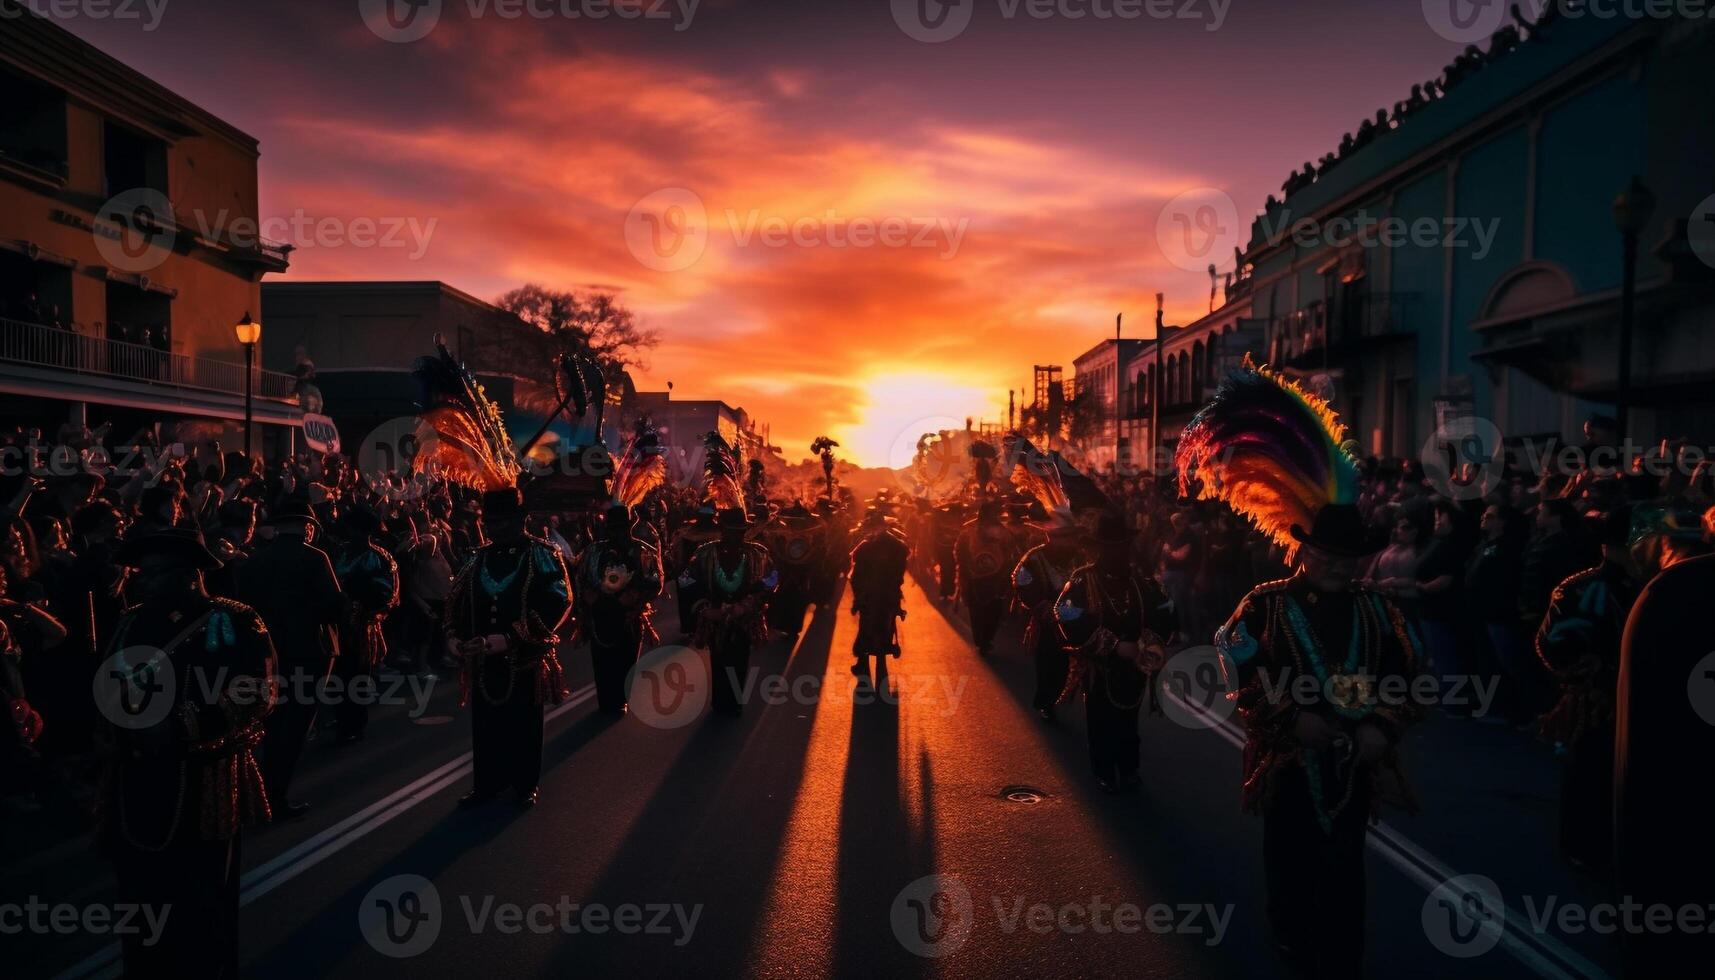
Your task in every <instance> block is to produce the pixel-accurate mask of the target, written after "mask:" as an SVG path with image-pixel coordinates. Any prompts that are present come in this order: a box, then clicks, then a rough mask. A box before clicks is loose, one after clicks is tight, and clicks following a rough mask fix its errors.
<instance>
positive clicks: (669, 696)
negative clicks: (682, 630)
mask: <svg viewBox="0 0 1715 980" xmlns="http://www.w3.org/2000/svg"><path fill="white" fill-rule="evenodd" d="M625 692H626V701H627V702H628V703H629V704H630V706H631V716H632V717H633V718H636V719H637V720H638V721H641V722H643V723H644V724H645V725H648V726H649V727H650V728H683V727H685V726H686V725H689V724H690V723H691V722H693V721H696V720H697V719H698V718H701V717H702V716H703V712H704V711H705V710H707V709H708V706H709V694H710V683H709V667H708V664H707V662H706V661H705V660H704V659H703V657H702V655H701V654H699V653H697V651H695V650H692V649H690V648H689V647H681V646H664V647H656V648H655V649H653V650H651V651H649V652H648V653H646V654H644V655H643V656H641V657H639V658H637V663H636V664H634V665H632V668H631V671H630V673H628V674H627V675H626V677H625Z"/></svg>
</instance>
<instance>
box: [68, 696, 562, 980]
mask: <svg viewBox="0 0 1715 980" xmlns="http://www.w3.org/2000/svg"><path fill="white" fill-rule="evenodd" d="M593 697H595V688H594V687H585V688H583V689H582V690H580V691H579V692H578V693H576V694H574V695H572V696H571V698H570V699H569V700H567V701H566V703H565V704H562V705H558V706H556V707H554V708H551V709H549V711H548V713H547V715H546V716H545V717H544V718H543V724H547V723H548V722H551V721H554V720H555V719H557V718H559V717H560V716H562V715H564V714H565V713H566V712H568V711H571V710H572V709H573V708H576V707H577V706H579V705H581V704H584V703H585V702H587V701H589V700H590V699H591V698H593ZM470 767H471V754H470V753H469V752H466V753H465V754H463V755H461V756H459V757H458V758H456V759H454V760H452V761H451V762H448V763H446V764H445V765H442V766H439V767H437V768H435V769H433V770H430V771H429V772H428V773H426V774H424V775H423V776H420V777H418V778H417V779H415V780H413V781H412V782H411V783H410V784H409V785H406V786H403V787H401V788H399V789H397V790H395V791H393V792H392V793H389V794H387V795H386V796H384V797H382V798H381V799H379V800H376V801H375V802H374V803H371V804H370V805H368V806H366V807H364V808H363V809H361V810H359V811H357V812H356V813H354V814H352V815H351V816H349V817H346V818H345V819H344V820H341V821H340V822H339V823H336V824H334V825H333V826H332V827H329V828H327V829H326V830H324V831H321V832H320V833H318V834H316V835H315V836H313V837H311V838H309V839H308V840H306V841H304V842H303V843H301V844H299V845H297V846H296V847H292V848H289V849H287V850H286V851H283V852H282V853H280V854H279V855H278V856H276V857H275V858H274V859H273V860H271V861H268V862H266V863H264V864H260V865H257V866H256V867H254V868H251V869H250V871H249V872H248V873H246V874H245V875H244V877H243V878H242V879H240V881H239V889H240V891H239V896H238V904H239V906H240V907H243V906H246V905H249V904H250V903H251V902H254V901H256V900H257V899H258V898H261V897H262V896H264V895H266V894H268V893H269V892H271V891H273V890H274V889H276V888H278V887H280V886H281V885H284V884H285V883H286V882H288V881H291V880H292V879H293V878H296V877H297V876H299V875H301V874H303V873H304V872H305V871H308V870H310V869H311V868H313V867H315V866H316V865H318V864H320V863H322V862H323V861H326V860H327V859H328V858H330V857H333V856H334V855H335V854H338V853H339V852H340V851H343V850H345V849H346V848H348V847H350V846H351V845H352V844H355V843H357V842H358V841H359V840H361V839H363V838H364V837H365V836H366V835H368V834H370V833H372V832H374V831H376V830H378V829H380V828H381V827H383V826H385V825H386V824H387V823H389V822H390V821H392V820H393V819H394V818H395V817H398V816H400V815H401V814H404V813H406V812H408V811H410V810H411V809H412V808H414V807H416V806H417V805H418V804H420V803H422V802H423V801H425V800H427V799H429V798H430V797H432V796H434V795H435V794H437V793H439V792H441V791H442V790H444V789H446V788H447V787H448V786H451V785H453V784H454V783H457V782H459V781H461V780H463V779H464V778H465V777H466V776H468V775H470ZM119 952H120V950H119V945H118V944H117V943H115V944H113V945H111V946H106V947H103V948H102V949H101V950H100V951H99V952H96V953H93V954H91V955H90V956H89V957H88V958H86V959H84V960H82V961H81V962H79V963H77V964H76V965H75V966H72V967H71V968H70V969H67V970H66V971H65V972H63V973H60V974H59V975H58V977H57V978H56V980H77V978H82V977H91V978H97V980H107V978H111V977H118V976H120V975H121V974H122V973H123V970H124V965H123V964H122V963H120V961H119Z"/></svg>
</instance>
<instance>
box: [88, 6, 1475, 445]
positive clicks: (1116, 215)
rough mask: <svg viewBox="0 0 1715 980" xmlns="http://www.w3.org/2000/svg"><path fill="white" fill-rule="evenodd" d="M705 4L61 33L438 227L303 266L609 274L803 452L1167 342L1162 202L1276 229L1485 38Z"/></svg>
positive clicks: (366, 275)
mask: <svg viewBox="0 0 1715 980" xmlns="http://www.w3.org/2000/svg"><path fill="white" fill-rule="evenodd" d="M158 2H159V0H157V3H158ZM688 2H689V0H676V2H675V3H674V4H672V5H663V9H664V11H666V12H668V13H669V14H670V17H669V19H636V20H620V19H617V18H612V17H610V18H608V19H605V20H600V21H597V20H592V19H590V18H588V17H579V18H570V17H566V16H563V15H562V14H560V13H559V12H558V11H559V9H560V8H559V3H558V0H554V2H553V3H552V4H550V3H548V2H547V0H537V6H536V8H535V9H537V10H538V11H542V12H547V13H551V14H552V16H549V17H546V18H537V17H532V16H530V15H529V14H528V13H525V15H524V16H521V17H516V18H508V17H504V16H501V15H500V11H501V10H502V9H503V6H502V5H508V6H511V9H512V10H513V11H518V9H519V8H520V7H521V6H522V4H517V5H510V4H508V0H444V9H443V10H442V12H441V16H440V20H439V22H438V23H437V24H436V25H435V27H434V29H433V30H432V31H430V32H429V34H428V35H427V36H426V37H425V38H423V39H422V40H419V41H415V42H411V43H390V42H389V41H386V40H383V39H381V38H380V37H378V36H377V34H376V33H375V32H373V31H371V30H370V29H369V28H368V27H367V26H366V24H365V21H364V19H363V17H362V16H361V12H360V9H359V8H360V4H359V3H358V0H302V2H277V0H255V2H251V0H246V2H243V3H235V2H231V0H168V2H167V4H166V6H165V7H164V8H162V16H161V19H160V21H159V23H158V25H157V26H156V27H155V29H153V30H144V29H143V28H142V26H141V25H140V24H139V23H138V22H136V21H122V20H106V21H97V20H72V21H66V22H63V23H65V26H67V27H68V28H70V29H72V30H73V31H75V32H77V33H78V34H79V35H81V36H83V37H84V38H86V39H88V40H90V41H92V42H93V43H95V44H96V45H97V46H99V47H101V48H102V49H103V50H105V51H107V52H109V53H111V54H113V55H114V56H116V57H118V58H120V59H121V60H123V61H125V62H126V63H128V64H130V65H132V66H134V67H136V68H137V69H139V70H140V71H142V72H144V73H145V74H147V75H149V76H150V77H152V78H154V79H156V80H158V81H160V82H162V83H163V84H165V85H167V86H168V87H170V88H172V89H174V90H175V91H177V92H179V93H181V94H183V95H184V96H186V97H188V98H190V99H191V100H193V101H195V102H197V103H199V104H201V105H203V106H205V107H207V108H208V109H210V110H211V111H213V112H214V113H216V114H217V115H220V116H222V117H223V118H225V119H227V120H229V121H230V122H232V123H233V124H234V125H236V126H238V127H239V128H241V129H243V130H245V131H247V132H249V133H250V134H252V135H254V136H256V137H257V138H259V139H260V140H261V142H262V166H261V185H262V186H261V192H262V212H263V215H264V216H265V217H267V216H290V215H293V214H295V213H298V212H300V211H301V212H303V213H304V214H306V215H308V216H311V217H316V218H321V217H332V218H337V219H344V220H349V219H352V218H358V217H367V218H374V219H378V220H387V219H413V220H414V221H415V222H416V227H418V228H419V229H423V230H425V231H427V230H429V229H432V232H431V233H429V234H427V237H426V238H424V239H422V240H420V241H417V242H414V243H411V244H409V245H407V246H406V247H400V248H356V247H352V246H345V247H337V248H330V247H324V246H319V245H317V244H316V243H314V242H313V241H311V242H306V241H299V242H295V243H294V244H297V245H299V248H298V250H297V252H296V253H295V254H294V256H293V260H292V269H291V272H290V274H289V277H288V278H296V279H370V278H377V279H440V280H445V281H446V282H448V283H450V284H452V285H454V286H456V287H458V288H460V289H463V290H465V291H467V292H470V293H473V294H476V295H478V296H483V297H486V298H493V297H495V296H498V295H499V294H500V293H502V292H504V291H505V290H507V289H509V288H511V287H513V286H516V285H519V284H521V283H523V282H526V281H536V282H541V283H544V284H546V285H550V286H556V287H576V288H603V289H610V290H613V291H616V292H618V293H619V294H621V296H622V297H623V301H624V302H625V303H627V304H628V305H629V306H630V307H632V308H633V309H634V310H636V311H637V313H638V314H639V315H640V317H641V318H642V319H643V320H644V321H645V322H646V323H647V324H648V325H650V326H653V327H656V328H658V329H659V330H660V331H661V334H662V338H663V341H662V344H661V346H660V348H659V349H658V350H657V351H656V352H654V354H653V355H652V356H651V358H650V364H649V368H648V370H647V371H645V372H643V374H642V376H641V377H640V378H639V382H640V385H641V386H642V387H646V388H660V387H664V386H665V383H666V382H667V381H668V380H672V381H673V382H674V383H675V387H676V392H677V395H678V396H680V397H689V398H699V397H710V398H721V399H724V400H726V401H728V402H730V403H734V404H738V405H742V406H744V407H745V408H747V409H749V410H750V411H751V413H752V414H753V415H754V416H756V417H757V418H758V419H760V420H762V421H764V422H768V423H770V424H771V425H772V427H773V435H774V441H775V442H776V443H777V444H779V445H781V446H782V447H783V448H784V449H785V450H786V453H787V457H788V458H789V459H794V460H795V459H798V458H800V457H802V456H805V455H807V454H808V448H809V443H810V441H811V439H813V438H814V437H815V436H816V435H818V434H822V433H827V434H830V435H833V436H834V437H835V438H837V439H840V440H841V441H842V442H843V443H844V444H845V445H846V447H847V451H848V452H849V453H850V454H851V455H852V456H855V457H856V458H857V459H858V460H859V461H861V462H864V463H868V464H878V463H884V462H887V461H888V456H889V450H890V447H893V446H895V445H896V444H900V443H901V442H902V441H903V442H905V443H906V444H909V442H910V441H912V440H914V439H915V434H916V433H917V432H919V431H921V430H922V429H923V428H925V427H926V426H925V425H924V424H922V420H925V419H928V420H931V421H933V420H935V419H962V418H963V417H965V416H967V415H979V416H987V417H988V418H990V419H994V418H999V417H1004V413H1005V410H1006V392H1007V389H1008V388H1009V387H1010V388H1023V387H1024V386H1025V385H1026V384H1027V383H1028V382H1029V379H1030V369H1031V365H1032V364H1039V363H1060V364H1064V365H1065V366H1066V367H1067V369H1068V374H1069V373H1070V368H1071V359H1072V357H1074V356H1075V355H1077V354H1079V353H1081V352H1082V351H1083V350H1084V349H1086V348H1088V347H1089V346H1090V345H1091V344H1093V343H1095V342H1097V341H1099V340H1101V339H1103V338H1105V337H1108V336H1111V335H1112V330H1113V320H1114V314H1115V313H1116V312H1121V311H1124V312H1125V313H1126V314H1127V333H1128V334H1129V335H1131V336H1138V335H1139V334H1138V333H1136V332H1135V331H1136V330H1137V329H1141V328H1142V327H1143V326H1144V324H1145V323H1146V321H1148V320H1149V319H1150V318H1151V316H1152V312H1153V299H1152V296H1153V294H1154V293H1155V292H1156V291H1158V290H1160V291H1165V292H1166V293H1167V297H1168V300H1167V302H1168V319H1169V322H1170V323H1171V322H1182V321H1187V320H1190V319H1192V318H1194V317H1195V316H1196V315H1197V314H1198V313H1199V312H1201V311H1202V310H1204V309H1206V307H1207V302H1208V278H1207V275H1206V274H1205V273H1202V272H1198V271H1189V270H1184V269H1180V268H1177V267H1175V266H1174V265H1173V264H1172V263H1171V262H1170V261H1169V260H1168V258H1167V257H1166V256H1164V254H1163V251H1162V248H1161V247H1160V246H1159V245H1158V244H1157V234H1156V229H1157V220H1158V218H1159V216H1160V214H1161V212H1162V209H1163V207H1164V205H1166V203H1167V202H1168V201H1170V200H1172V199H1173V198H1174V197H1176V196H1178V195H1180V194H1181V193H1183V192H1186V191H1191V190H1193V189H1196V188H1201V187H1213V188H1217V189H1220V190H1222V191H1224V192H1226V193H1228V194H1230V195H1231V197H1232V198H1233V200H1234V201H1235V202H1236V203H1237V206H1238V209H1239V213H1240V214H1241V215H1242V216H1244V220H1245V221H1248V218H1249V216H1250V215H1251V214H1252V213H1253V212H1254V211H1255V210H1256V209H1257V208H1259V207H1260V206H1261V204H1262V201H1263V199H1264V196H1265V195H1266V194H1268V193H1270V192H1271V191H1278V188H1279V186H1280V183H1281V181H1282V180H1284V179H1285V177H1286V175H1287V174H1288V172H1289V171H1290V170H1291V169H1292V167H1293V166H1294V165H1295V164H1300V163H1302V162H1303V161H1304V160H1306V159H1311V158H1316V157H1320V156H1321V155H1322V154H1323V153H1326V152H1328V151H1330V150H1332V149H1333V148H1334V147H1335V145H1336V144H1337V143H1338V141H1339V138H1340V135H1341V133H1343V132H1345V131H1347V130H1350V129H1355V128H1356V126H1357V124H1358V123H1359V122H1360V121H1361V120H1362V119H1363V118H1365V117H1366V116H1371V115H1373V114H1374V112H1375V110H1376V109H1377V108H1378V107H1381V106H1383V105H1391V104H1392V103H1393V102H1394V101H1395V100H1397V99H1400V98H1403V97H1404V96H1405V95H1406V94H1407V92H1408V91H1409V89H1410V86H1411V84H1412V83H1413V82H1419V81H1423V80H1424V79H1427V78H1429V77H1431V76H1432V75H1433V74H1434V73H1435V72H1436V71H1437V69H1438V68H1439V67H1440V66H1441V65H1442V64H1444V63H1445V62H1446V61H1447V60H1448V58H1449V57H1450V55H1451V54H1452V53H1453V52H1455V51H1456V50H1457V47H1458V45H1455V44H1453V43H1451V42H1449V41H1448V40H1446V39H1445V38H1443V37H1441V36H1439V35H1438V34H1437V33H1436V32H1435V31H1433V30H1431V28H1430V26H1429V25H1428V23H1427V22H1426V20H1425V17H1424V14H1423V12H1422V10H1421V9H1420V4H1419V3H1418V2H1415V0H1397V2H1388V3H1376V2H1373V0H1363V2H1338V3H1337V2H1329V0H1304V2H1283V0H1266V2H1265V0H1250V2H1245V0H1232V2H1231V4H1230V5H1228V4H1226V3H1225V2H1224V0H1223V2H1222V3H1221V4H1220V5H1219V6H1220V9H1221V10H1222V11H1224V15H1218V14H1217V12H1216V10H1217V7H1216V4H1214V3H1213V2H1210V0H1192V2H1190V3H1189V4H1187V2H1186V0H1175V2H1174V3H1173V4H1172V5H1171V6H1172V7H1173V8H1177V9H1183V10H1184V11H1185V13H1186V15H1187V16H1186V18H1173V19H1149V18H1142V19H1129V20H1122V19H1114V18H1111V17H1109V18H1097V17H1094V16H1086V17H1084V18H1081V19H1073V18H1067V17H1060V16H1057V17H1053V18H1049V19H1038V18H1035V17H1032V16H1029V15H1028V14H1027V13H1026V10H1027V9H1028V8H1027V7H1020V6H1017V5H1015V4H1013V3H1012V2H1010V0H1007V2H1002V0H987V2H984V0H966V2H967V4H969V5H971V6H970V13H971V17H970V22H969V26H968V27H967V28H966V29H965V30H964V32H963V33H962V34H961V35H959V36H958V37H956V38H954V39H952V40H949V41H946V42H944V43H923V42H920V41H918V40H914V39H913V38H912V37H910V36H908V35H907V33H906V31H905V30H903V29H902V28H901V26H900V23H899V21H898V20H897V19H896V16H895V12H894V10H893V9H891V8H890V4H889V2H888V0H867V2H863V3H849V4H835V3H823V2H812V0H796V2H778V3H777V2H760V0H703V2H701V3H699V4H697V5H696V6H695V11H694V14H693V15H692V16H691V18H690V20H689V22H688V23H686V22H685V20H684V17H683V12H684V10H685V6H686V4H688ZM1065 4H1066V6H1067V7H1068V8H1069V9H1073V10H1085V11H1092V10H1111V9H1112V7H1111V4H1110V3H1109V2H1108V0H1095V3H1094V5H1093V6H1092V5H1091V3H1090V2H1089V0H1065ZM911 6H912V5H911V4H910V3H905V4H904V8H905V9H907V10H908V9H910V7H911ZM574 9H575V7H574ZM1008 10H1012V11H1014V15H1013V16H1011V17H1008V16H1007V13H1006V12H1007V11H1008ZM473 11H480V12H479V13H477V14H476V15H475V16H473ZM1217 24H1218V29H1214V30H1211V28H1212V27H1216V26H1217ZM676 28H683V29H676ZM640 202H642V203H641V204H640ZM699 206H700V208H701V211H702V214H703V215H704V216H706V221H704V222H701V223H698V222H696V220H695V219H696V214H697V210H698V208H699ZM675 208H676V210H675ZM687 222H689V223H687ZM794 224H795V227H796V229H797V231H796V233H795V234H777V233H780V232H781V231H782V229H790V228H792V227H794ZM866 229H867V235H868V237H869V238H870V239H873V240H866V237H865V236H866V231H865V230H866ZM683 231H689V232H690V233H691V235H690V237H688V238H682V239H681V238H679V237H678V233H679V232H683ZM264 233H265V234H266V233H267V232H266V230H265V232H264ZM895 235H897V236H902V239H901V240H892V241H890V240H889V239H890V238H891V237H893V236H895ZM703 236H706V239H705V238H704V237H703ZM781 238H785V239H787V240H786V241H781V240H780V239H781ZM699 248H700V251H699ZM1230 251H1231V250H1230V248H1228V249H1224V250H1222V251H1220V252H1219V254H1217V255H1215V256H1214V257H1215V259H1216V261H1217V262H1218V263H1220V264H1221V267H1222V271H1225V270H1226V269H1228V268H1230V266H1231V257H1230ZM692 258H694V259H695V261H689V260H690V259H692ZM416 353H419V352H409V354H416ZM310 354H311V356H312V357H314V356H315V352H314V351H311V352H310ZM401 356H402V358H403V357H405V356H408V355H407V354H404V353H402V355H401Z"/></svg>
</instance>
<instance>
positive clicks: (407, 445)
mask: <svg viewBox="0 0 1715 980" xmlns="http://www.w3.org/2000/svg"><path fill="white" fill-rule="evenodd" d="M439 443H440V437H439V436H437V435H436V434H435V430H434V429H432V428H430V427H429V426H427V425H423V424H422V423H421V421H420V420H418V419H417V417H416V416H413V415H407V416H403V417H400V418H396V419H390V420H388V421H386V422H383V423H381V424H380V425H378V426H376V427H375V428H374V429H373V430H371V431H370V433H369V435H367V436H364V437H363V442H362V443H360V444H359V445H358V447H357V472H358V473H360V474H362V476H363V480H364V482H365V483H367V484H368V485H369V488H370V489H371V490H372V491H374V492H376V493H378V494H380V495H381V496H383V497H385V498H387V499H389V500H414V499H416V498H417V497H420V496H422V495H423V494H424V493H425V492H426V491H427V490H428V488H429V485H430V482H431V474H427V473H420V472H418V470H417V460H418V459H423V460H432V459H434V457H435V451H436V446H438V445H439Z"/></svg>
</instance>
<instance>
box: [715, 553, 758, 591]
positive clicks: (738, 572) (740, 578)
mask: <svg viewBox="0 0 1715 980" xmlns="http://www.w3.org/2000/svg"><path fill="white" fill-rule="evenodd" d="M749 568H750V556H749V555H748V554H747V555H744V556H743V557H741V558H740V559H739V560H738V568H737V569H735V570H734V571H733V573H732V574H731V575H730V576H729V575H728V574H727V573H726V569H725V568H723V567H721V556H720V554H719V553H718V552H717V553H716V554H715V556H714V573H713V574H714V580H715V588H716V589H719V590H720V591H721V592H722V593H723V594H725V595H729V596H732V595H737V594H738V590H739V589H740V588H741V587H742V586H743V585H744V579H745V573H746V572H747V571H748V570H749Z"/></svg>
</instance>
